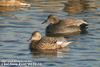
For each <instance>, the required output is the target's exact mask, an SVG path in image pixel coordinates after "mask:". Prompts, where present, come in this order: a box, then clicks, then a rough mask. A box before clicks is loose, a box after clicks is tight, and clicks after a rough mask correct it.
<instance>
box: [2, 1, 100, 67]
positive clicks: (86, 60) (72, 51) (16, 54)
mask: <svg viewBox="0 0 100 67" xmlns="http://www.w3.org/2000/svg"><path fill="white" fill-rule="evenodd" d="M29 1H30V2H28V3H30V4H31V5H32V6H31V7H30V8H23V9H20V10H18V11H10V12H0V60H1V61H2V60H5V61H6V60H9V59H10V60H19V61H31V62H36V63H41V64H37V65H35V64H34V67H100V8H99V7H100V5H99V4H100V2H99V0H89V1H94V2H88V3H89V6H87V7H85V8H84V9H83V8H80V11H82V12H80V11H79V10H78V11H79V12H78V11H77V10H76V11H75V10H74V9H73V10H72V11H71V9H70V8H69V9H67V11H65V10H63V8H64V7H65V6H64V5H63V4H62V2H66V0H33V1H31V0H29ZM69 3H70V2H69ZM84 3H85V2H84ZM88 3H87V2H86V4H88ZM79 5H80V4H79ZM74 6H75V5H74ZM68 7H73V5H72V6H70V5H69V6H67V8H68ZM92 7H93V8H92ZM87 8H88V9H87ZM49 14H54V15H57V16H59V17H60V18H67V17H76V18H81V19H85V20H86V21H87V22H88V23H89V28H88V33H87V34H81V35H78V36H72V37H70V38H72V39H73V43H72V44H70V45H69V47H68V48H66V49H65V50H64V51H59V52H57V53H56V54H38V55H34V54H32V53H31V52H30V50H29V42H28V41H27V40H28V39H29V38H30V36H31V33H32V32H33V31H40V32H41V33H42V35H45V27H46V26H47V25H45V24H44V25H42V24H41V23H42V22H43V21H44V20H45V19H46V18H47V16H48V15H49ZM1 67H23V66H10V65H8V66H1ZM24 67H33V66H28V65H27V66H24Z"/></svg>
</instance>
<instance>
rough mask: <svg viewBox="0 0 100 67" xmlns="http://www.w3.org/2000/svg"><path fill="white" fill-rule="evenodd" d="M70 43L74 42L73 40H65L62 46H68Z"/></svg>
mask: <svg viewBox="0 0 100 67" xmlns="http://www.w3.org/2000/svg"><path fill="white" fill-rule="evenodd" d="M70 43H72V42H64V43H63V45H62V48H63V47H66V46H68V45H69V44H70Z"/></svg>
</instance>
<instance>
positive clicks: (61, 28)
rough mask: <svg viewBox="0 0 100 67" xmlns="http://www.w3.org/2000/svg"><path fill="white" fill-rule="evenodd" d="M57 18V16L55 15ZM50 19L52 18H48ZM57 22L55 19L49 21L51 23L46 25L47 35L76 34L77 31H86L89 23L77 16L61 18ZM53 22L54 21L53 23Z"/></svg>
mask: <svg viewBox="0 0 100 67" xmlns="http://www.w3.org/2000/svg"><path fill="white" fill-rule="evenodd" d="M54 18H56V17H54ZM48 20H50V18H49V19H48ZM58 20H59V21H58V22H56V23H55V21H49V22H50V24H49V25H48V26H47V27H46V35H50V34H52V35H53V34H65V35H68V34H74V33H77V32H82V31H85V30H86V29H87V25H88V23H87V22H85V21H83V20H80V19H76V18H67V19H64V20H60V19H58ZM51 22H53V23H51Z"/></svg>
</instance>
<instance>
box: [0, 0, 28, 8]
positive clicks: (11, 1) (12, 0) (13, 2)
mask: <svg viewBox="0 0 100 67" xmlns="http://www.w3.org/2000/svg"><path fill="white" fill-rule="evenodd" d="M0 6H2V7H30V4H27V3H23V2H20V1H17V0H7V1H5V0H4V1H0Z"/></svg>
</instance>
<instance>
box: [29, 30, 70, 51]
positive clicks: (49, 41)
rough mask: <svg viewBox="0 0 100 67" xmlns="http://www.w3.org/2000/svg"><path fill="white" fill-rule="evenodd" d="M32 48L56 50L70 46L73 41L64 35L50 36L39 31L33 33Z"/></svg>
mask: <svg viewBox="0 0 100 67" xmlns="http://www.w3.org/2000/svg"><path fill="white" fill-rule="evenodd" d="M29 40H31V44H30V49H31V50H32V49H36V50H39V51H42V50H55V49H60V48H64V47H66V46H68V45H69V44H70V43H71V42H69V41H67V39H65V38H63V37H48V36H43V37H42V35H41V33H40V32H39V31H35V32H33V33H32V36H31V38H30V39H29Z"/></svg>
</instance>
